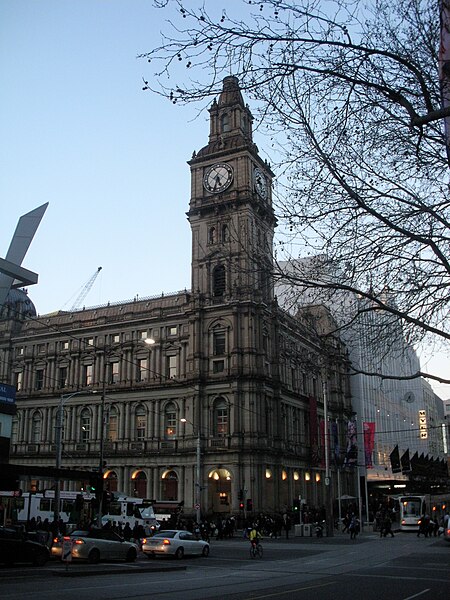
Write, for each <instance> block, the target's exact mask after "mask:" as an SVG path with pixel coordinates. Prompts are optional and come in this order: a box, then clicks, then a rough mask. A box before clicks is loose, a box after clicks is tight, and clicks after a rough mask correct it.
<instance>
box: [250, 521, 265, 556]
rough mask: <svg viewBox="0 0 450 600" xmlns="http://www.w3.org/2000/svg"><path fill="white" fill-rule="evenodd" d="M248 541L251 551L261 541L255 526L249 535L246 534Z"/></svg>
mask: <svg viewBox="0 0 450 600" xmlns="http://www.w3.org/2000/svg"><path fill="white" fill-rule="evenodd" d="M248 539H249V540H250V544H251V549H252V550H253V549H255V548H256V546H257V545H258V544H259V543H260V540H262V535H261V534H260V533H259V531H258V530H257V529H256V525H253V527H252V529H251V531H250V533H249V534H248Z"/></svg>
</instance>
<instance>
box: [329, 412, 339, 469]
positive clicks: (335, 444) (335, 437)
mask: <svg viewBox="0 0 450 600" xmlns="http://www.w3.org/2000/svg"><path fill="white" fill-rule="evenodd" d="M331 444H332V448H333V459H334V463H335V465H337V466H339V465H340V464H341V463H340V458H341V456H340V455H341V447H340V445H339V430H338V424H337V423H336V421H332V422H331Z"/></svg>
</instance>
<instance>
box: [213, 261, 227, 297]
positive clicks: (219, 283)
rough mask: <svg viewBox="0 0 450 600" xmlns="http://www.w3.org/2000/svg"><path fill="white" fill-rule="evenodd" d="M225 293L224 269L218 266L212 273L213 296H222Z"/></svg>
mask: <svg viewBox="0 0 450 600" xmlns="http://www.w3.org/2000/svg"><path fill="white" fill-rule="evenodd" d="M224 293H225V267H224V266H223V265H219V266H218V267H216V268H215V269H214V272H213V294H214V296H223V294H224Z"/></svg>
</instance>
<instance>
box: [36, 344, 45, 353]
mask: <svg viewBox="0 0 450 600" xmlns="http://www.w3.org/2000/svg"><path fill="white" fill-rule="evenodd" d="M37 351H38V354H45V344H38V347H37Z"/></svg>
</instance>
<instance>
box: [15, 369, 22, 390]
mask: <svg viewBox="0 0 450 600" xmlns="http://www.w3.org/2000/svg"><path fill="white" fill-rule="evenodd" d="M14 385H15V386H16V390H17V391H18V392H20V390H21V389H22V388H23V371H20V372H19V373H15V374H14Z"/></svg>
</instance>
